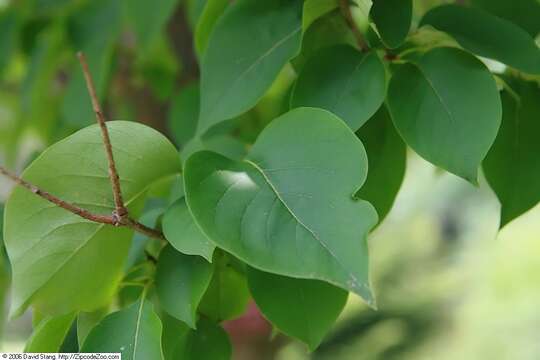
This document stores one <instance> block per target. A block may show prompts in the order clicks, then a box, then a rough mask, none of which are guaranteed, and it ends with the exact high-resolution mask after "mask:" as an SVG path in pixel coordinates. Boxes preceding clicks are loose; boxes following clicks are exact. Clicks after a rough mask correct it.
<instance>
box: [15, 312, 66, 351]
mask: <svg viewBox="0 0 540 360" xmlns="http://www.w3.org/2000/svg"><path fill="white" fill-rule="evenodd" d="M74 319H75V314H74V313H70V314H67V315H62V316H57V317H52V316H50V317H47V318H45V319H43V320H42V321H40V323H39V325H38V326H37V327H36V329H35V330H34V332H33V334H32V336H31V337H30V339H29V340H28V342H27V343H26V346H25V348H24V352H30V353H37V352H54V353H55V352H59V350H60V347H61V346H62V343H63V342H64V339H65V338H66V335H67V333H68V331H69V329H70V328H71V324H73V320H74Z"/></svg>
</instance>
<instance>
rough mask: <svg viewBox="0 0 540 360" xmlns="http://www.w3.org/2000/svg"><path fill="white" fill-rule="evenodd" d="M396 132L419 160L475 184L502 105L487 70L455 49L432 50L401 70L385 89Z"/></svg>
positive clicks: (474, 59)
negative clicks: (417, 155)
mask: <svg viewBox="0 0 540 360" xmlns="http://www.w3.org/2000/svg"><path fill="white" fill-rule="evenodd" d="M388 105H389V110H390V113H391V115H392V119H393V121H394V124H395V125H396V128H397V130H398V131H399V133H400V134H401V136H402V137H403V139H404V140H405V142H406V143H407V144H408V145H409V146H410V147H412V148H413V149H414V150H415V151H416V152H417V153H418V154H419V155H420V156H422V157H424V158H425V159H426V160H428V161H430V162H431V163H433V164H435V165H437V166H440V167H442V168H444V169H446V170H448V171H450V172H452V173H454V174H456V175H459V176H461V177H463V178H464V179H466V180H468V181H470V182H472V183H477V173H478V166H479V165H480V163H481V162H482V160H483V159H484V157H485V156H486V154H487V152H488V150H489V148H490V147H491V144H492V143H493V141H494V140H495V137H496V135H497V130H498V129H499V125H500V122H501V102H500V98H499V93H498V90H497V87H496V84H495V80H494V79H493V77H492V75H491V74H490V72H489V71H488V70H487V68H486V67H485V66H484V65H483V64H482V62H480V60H478V59H476V58H475V57H474V56H472V55H470V54H468V53H466V52H464V51H462V50H459V49H456V48H436V49H433V50H431V51H429V52H428V53H426V54H425V55H424V56H423V57H421V58H420V59H419V60H418V61H416V62H415V63H407V64H405V65H403V66H401V67H400V68H399V69H398V70H397V72H396V73H395V74H394V76H393V77H392V80H391V81H390V86H389V89H388Z"/></svg>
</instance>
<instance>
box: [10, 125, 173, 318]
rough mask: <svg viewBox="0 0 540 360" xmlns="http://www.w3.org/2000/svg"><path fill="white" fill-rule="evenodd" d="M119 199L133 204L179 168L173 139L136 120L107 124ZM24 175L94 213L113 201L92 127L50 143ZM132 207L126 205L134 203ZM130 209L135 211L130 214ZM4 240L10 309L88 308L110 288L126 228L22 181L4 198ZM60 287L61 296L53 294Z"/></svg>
mask: <svg viewBox="0 0 540 360" xmlns="http://www.w3.org/2000/svg"><path fill="white" fill-rule="evenodd" d="M108 127H109V131H110V135H111V141H112V143H113V147H114V156H115V160H116V164H117V168H118V171H119V174H120V181H121V185H122V191H123V195H124V199H125V201H126V202H127V204H128V205H133V206H134V205H136V203H137V202H136V201H135V200H136V199H137V198H139V197H140V196H141V195H142V194H143V192H144V191H145V189H146V188H148V186H150V185H151V184H152V183H153V182H154V181H156V180H158V179H160V178H163V177H165V176H170V175H172V174H174V173H175V172H177V171H179V168H180V161H179V158H178V156H177V154H178V153H177V152H176V150H175V148H174V147H173V146H172V144H171V143H170V142H169V141H168V140H167V139H166V138H165V137H164V136H163V135H161V134H159V133H158V132H156V131H155V130H152V129H150V128H148V127H146V126H143V125H141V124H137V123H131V122H125V121H115V122H110V123H108ZM23 178H24V179H26V180H28V181H30V182H32V183H34V184H35V185H37V186H39V187H40V188H41V189H43V190H45V191H48V192H50V193H52V194H54V195H56V196H59V197H61V198H62V199H63V200H65V201H69V202H72V203H75V204H77V205H79V206H82V207H84V208H86V209H88V210H90V211H94V212H96V213H99V214H111V213H112V211H113V209H114V205H113V199H112V191H111V185H110V182H109V177H108V168H107V160H106V156H105V150H104V148H103V145H102V140H101V134H100V130H99V127H98V126H90V127H88V128H85V129H83V130H81V131H79V132H77V133H75V134H74V135H72V136H70V137H68V138H67V139H65V140H63V141H61V142H59V143H57V144H55V145H53V146H51V147H50V148H49V149H48V150H46V151H45V152H44V153H43V154H42V155H41V156H40V157H39V158H38V159H37V160H35V161H34V162H33V163H32V164H31V165H30V166H29V167H28V169H26V171H25V172H24V173H23ZM133 206H131V207H130V208H131V210H134V211H135V210H137V209H136V208H133ZM134 214H136V212H135V213H134ZM5 219H6V222H5V243H6V248H7V251H8V255H9V257H10V260H11V263H12V266H13V290H14V294H13V295H14V303H13V307H12V309H13V311H14V312H15V313H20V312H22V311H23V310H24V309H25V308H26V306H28V304H30V303H32V304H34V305H35V306H36V307H37V308H38V309H40V310H42V311H44V312H46V313H60V314H63V313H65V312H66V311H68V312H69V311H77V310H83V311H92V310H95V309H96V308H98V307H100V306H103V305H105V304H106V303H107V302H108V301H109V298H110V297H111V296H112V294H113V292H114V291H115V288H116V285H117V283H118V281H119V280H120V278H119V276H120V273H121V271H122V270H123V264H124V261H125V259H126V256H127V252H128V249H129V243H130V239H131V237H132V231H131V230H129V229H127V228H123V227H119V228H118V227H114V226H109V225H103V224H98V223H93V222H90V221H88V220H84V219H82V218H80V217H78V216H77V215H74V214H72V213H70V212H68V211H66V210H64V209H62V208H59V207H57V206H55V205H53V204H51V203H49V202H47V201H46V200H44V199H42V198H40V197H38V196H36V195H35V194H32V193H31V192H29V191H28V190H26V189H23V188H21V187H18V188H16V189H15V190H14V191H13V193H12V195H11V197H10V198H9V200H8V202H7V204H6V216H5ZM60 294H61V295H60Z"/></svg>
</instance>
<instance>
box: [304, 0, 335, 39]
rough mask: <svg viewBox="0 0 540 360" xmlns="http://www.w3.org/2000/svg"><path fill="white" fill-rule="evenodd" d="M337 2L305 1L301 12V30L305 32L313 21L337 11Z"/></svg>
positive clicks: (333, 0) (331, 0)
mask: <svg viewBox="0 0 540 360" xmlns="http://www.w3.org/2000/svg"><path fill="white" fill-rule="evenodd" d="M338 6H339V4H338V0H306V1H304V10H303V11H302V30H303V31H306V30H307V29H308V28H309V26H310V25H311V24H313V22H315V20H317V19H318V18H320V17H321V16H323V15H325V14H327V13H329V12H330V11H332V10H334V9H337V8H338Z"/></svg>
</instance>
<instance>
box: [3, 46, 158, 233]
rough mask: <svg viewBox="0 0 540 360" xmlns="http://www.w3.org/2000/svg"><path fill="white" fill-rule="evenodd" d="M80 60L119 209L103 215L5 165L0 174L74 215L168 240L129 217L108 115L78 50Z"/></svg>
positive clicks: (82, 56)
mask: <svg viewBox="0 0 540 360" xmlns="http://www.w3.org/2000/svg"><path fill="white" fill-rule="evenodd" d="M77 56H78V57H79V61H80V63H81V66H82V69H83V73H84V77H85V79H86V85H87V86H88V92H89V93H90V98H91V99H92V106H93V108H94V112H95V113H96V118H97V122H98V124H99V126H100V128H101V134H102V136H103V144H104V145H105V152H106V153H107V160H108V162H109V178H110V180H111V185H112V189H113V197H114V204H115V211H113V213H112V215H100V214H94V213H92V212H90V211H88V210H86V209H83V208H81V207H79V206H77V205H75V204H72V203H70V202H67V201H64V200H62V199H60V198H58V197H56V196H54V195H52V194H50V193H49V192H47V191H45V190H42V189H40V188H38V187H37V186H35V185H34V184H31V183H29V182H28V181H26V180H23V179H22V178H20V177H19V176H17V175H15V174H14V173H12V172H10V171H8V170H6V169H5V168H4V167H2V166H0V174H3V175H5V176H6V177H8V178H9V179H11V180H13V181H14V182H15V183H16V184H18V185H20V186H22V187H24V188H25V189H27V190H29V191H31V192H32V193H34V194H36V195H38V196H40V197H42V198H43V199H45V200H47V201H50V202H51V203H53V204H55V205H57V206H59V207H61V208H62V209H65V210H67V211H69V212H71V213H73V214H76V215H78V216H80V217H82V218H84V219H87V220H90V221H93V222H96V223H100V224H107V225H114V226H125V227H128V228H130V229H133V230H134V231H137V232H139V233H141V234H143V235H146V236H148V237H150V238H154V239H158V240H165V236H164V235H163V233H162V232H161V231H159V230H156V229H152V228H149V227H148V226H146V225H144V224H141V223H139V222H138V221H136V220H134V219H132V218H130V217H129V214H128V210H127V208H126V206H125V205H124V200H123V199H122V191H121V189H120V178H119V176H118V171H117V170H116V165H115V162H114V157H113V152H112V145H111V139H110V137H109V131H108V129H107V125H106V124H105V117H104V116H103V111H102V110H101V107H100V105H99V101H98V99H97V95H96V90H95V87H94V82H93V80H92V76H91V75H90V70H89V69H88V64H87V63H86V59H85V57H84V54H83V53H78V55H77Z"/></svg>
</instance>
